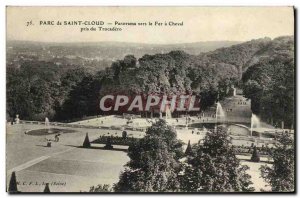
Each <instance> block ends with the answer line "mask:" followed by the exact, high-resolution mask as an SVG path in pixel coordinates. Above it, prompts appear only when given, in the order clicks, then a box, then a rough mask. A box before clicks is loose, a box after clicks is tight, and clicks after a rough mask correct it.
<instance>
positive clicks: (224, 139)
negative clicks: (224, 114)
mask: <svg viewBox="0 0 300 198" xmlns="http://www.w3.org/2000/svg"><path fill="white" fill-rule="evenodd" d="M195 148H196V149H197V153H195V154H194V156H192V157H190V158H188V161H187V163H186V164H185V165H184V166H183V173H182V176H181V191H184V192H247V191H253V190H254V188H253V187H251V184H252V182H251V180H250V178H251V177H250V175H248V174H247V173H246V170H247V169H249V167H247V166H245V165H241V164H240V161H239V160H238V159H237V158H236V156H235V154H234V152H233V150H232V147H231V145H230V140H229V139H228V135H227V130H226V129H225V128H223V127H218V128H217V131H215V132H209V133H207V135H206V137H205V139H204V142H203V145H202V144H198V145H197V146H196V147H195Z"/></svg>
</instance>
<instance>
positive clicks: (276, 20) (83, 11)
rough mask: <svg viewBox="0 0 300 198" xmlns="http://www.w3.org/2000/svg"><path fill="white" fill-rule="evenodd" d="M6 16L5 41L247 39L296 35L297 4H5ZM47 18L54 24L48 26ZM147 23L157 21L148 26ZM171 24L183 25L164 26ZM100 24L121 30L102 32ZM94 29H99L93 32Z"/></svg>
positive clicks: (166, 42)
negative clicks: (258, 5)
mask: <svg viewBox="0 0 300 198" xmlns="http://www.w3.org/2000/svg"><path fill="white" fill-rule="evenodd" d="M6 18H7V21H6V27H7V28H6V31H7V32H6V36H7V40H26V41H42V42H100V41H117V42H135V43H153V44H172V43H192V42H200V41H224V40H226V41H248V40H251V39H257V38H263V37H270V38H275V37H278V36H284V35H293V34H294V10H293V7H7V10H6ZM45 21H52V22H53V23H54V25H45V23H46V22H45ZM65 21H68V22H69V21H71V22H73V21H82V22H87V23H89V22H92V21H103V22H104V25H102V26H101V25H89V24H85V25H63V24H62V25H57V22H62V23H64V22H65ZM41 22H42V24H41ZM115 22H119V23H136V24H137V23H146V24H147V25H146V26H142V25H136V26H128V25H115ZM149 22H151V23H152V24H153V25H152V26H149ZM155 22H158V23H162V24H163V25H162V26H159V25H155ZM169 22H174V23H179V24H180V23H181V24H183V25H182V26H170V25H167V26H165V25H164V24H165V23H167V24H169ZM108 23H111V24H108ZM99 26H101V27H102V28H113V27H115V28H121V29H122V30H121V31H99ZM92 27H94V28H95V29H94V30H95V31H91V29H90V28H92ZM82 28H88V29H89V31H82Z"/></svg>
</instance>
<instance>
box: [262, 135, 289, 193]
mask: <svg viewBox="0 0 300 198" xmlns="http://www.w3.org/2000/svg"><path fill="white" fill-rule="evenodd" d="M277 141H278V143H277V144H276V147H275V149H273V150H272V152H270V155H271V157H272V158H273V160H274V163H273V165H272V166H268V165H264V166H262V167H261V176H262V177H263V178H264V179H265V181H266V182H267V183H268V184H269V185H270V186H271V187H272V191H275V192H292V191H294V190H295V142H294V138H293V137H292V136H291V135H289V134H288V133H284V134H282V135H281V136H280V137H279V138H278V139H277Z"/></svg>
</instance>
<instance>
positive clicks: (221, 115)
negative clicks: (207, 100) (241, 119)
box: [216, 102, 225, 123]
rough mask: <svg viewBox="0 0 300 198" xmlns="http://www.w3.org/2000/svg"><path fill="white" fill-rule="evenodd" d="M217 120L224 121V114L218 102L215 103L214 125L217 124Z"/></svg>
mask: <svg viewBox="0 0 300 198" xmlns="http://www.w3.org/2000/svg"><path fill="white" fill-rule="evenodd" d="M218 120H219V121H221V122H223V121H224V120H225V112H224V110H223V108H222V105H221V103H220V102H217V110H216V123H218Z"/></svg>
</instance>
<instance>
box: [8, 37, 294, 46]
mask: <svg viewBox="0 0 300 198" xmlns="http://www.w3.org/2000/svg"><path fill="white" fill-rule="evenodd" d="M279 37H294V35H281V36H276V37H273V38H272V37H269V36H264V37H258V38H253V39H250V40H207V41H195V42H182V43H147V42H130V41H113V40H111V41H65V42H60V41H38V40H13V39H6V42H32V43H53V44H76V43H128V44H143V45H182V44H195V43H213V42H236V43H243V42H248V41H251V40H258V39H268V38H269V39H271V40H274V39H276V38H279Z"/></svg>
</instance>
